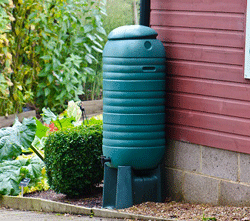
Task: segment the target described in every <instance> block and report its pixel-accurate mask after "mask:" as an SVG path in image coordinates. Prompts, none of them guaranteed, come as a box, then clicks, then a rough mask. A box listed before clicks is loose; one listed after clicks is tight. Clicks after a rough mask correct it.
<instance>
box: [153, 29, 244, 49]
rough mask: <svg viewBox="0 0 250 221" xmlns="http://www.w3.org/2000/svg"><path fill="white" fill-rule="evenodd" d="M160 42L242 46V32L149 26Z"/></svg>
mask: <svg viewBox="0 0 250 221" xmlns="http://www.w3.org/2000/svg"><path fill="white" fill-rule="evenodd" d="M151 28H153V29H154V30H155V31H156V32H157V33H158V34H159V37H158V39H159V40H160V41H162V42H168V43H181V44H195V45H207V46H220V47H221V46H223V47H233V48H244V46H245V45H244V33H243V32H239V31H230V32H229V31H227V30H211V29H209V30H207V29H197V28H180V27H159V26H151Z"/></svg>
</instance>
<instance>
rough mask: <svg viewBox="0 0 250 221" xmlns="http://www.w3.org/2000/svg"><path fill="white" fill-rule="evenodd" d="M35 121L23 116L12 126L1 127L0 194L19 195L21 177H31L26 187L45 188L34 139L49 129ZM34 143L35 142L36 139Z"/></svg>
mask: <svg viewBox="0 0 250 221" xmlns="http://www.w3.org/2000/svg"><path fill="white" fill-rule="evenodd" d="M39 123H40V122H39V121H38V120H35V119H34V118H33V119H24V120H23V122H22V123H20V122H19V121H18V119H16V120H15V123H14V125H13V126H12V127H7V128H1V129H0V183H1V185H0V194H2V195H18V194H19V193H20V188H19V183H20V181H21V180H22V179H23V178H30V179H31V182H30V184H29V187H28V188H26V189H29V188H33V189H34V186H35V187H36V188H37V189H44V188H46V185H45V184H46V181H45V176H44V175H42V172H41V171H42V169H43V168H44V166H45V165H44V163H43V161H42V159H43V156H42V154H41V152H40V150H39V149H37V148H38V147H39V146H38V145H37V144H36V143H35V142H34V141H35V140H36V139H38V140H39V139H40V138H42V136H44V135H45V134H46V131H47V130H48V128H46V127H44V126H43V125H41V123H40V124H39ZM36 142H37V141H36ZM32 150H35V153H36V154H37V156H38V157H39V158H38V157H37V156H35V155H34V154H29V155H28V156H26V155H21V154H22V153H26V154H27V153H32Z"/></svg>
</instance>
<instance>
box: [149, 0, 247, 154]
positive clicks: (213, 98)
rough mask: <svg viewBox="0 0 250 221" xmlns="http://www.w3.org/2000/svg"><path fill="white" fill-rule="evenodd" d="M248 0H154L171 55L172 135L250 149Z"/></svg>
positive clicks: (157, 25)
mask: <svg viewBox="0 0 250 221" xmlns="http://www.w3.org/2000/svg"><path fill="white" fill-rule="evenodd" d="M245 15H246V0H202V1H201V0H151V15H150V25H151V27H152V28H153V29H155V30H156V31H157V32H158V33H159V36H158V38H159V39H160V40H161V41H162V42H163V43H164V46H165V48H166V54H167V82H168V83H167V110H166V112H167V135H168V138H171V139H175V140H181V141H188V142H191V143H196V144H201V145H205V146H210V147H216V148H222V149H227V150H233V151H238V152H243V153H250V80H246V79H244V74H243V65H244V45H245Z"/></svg>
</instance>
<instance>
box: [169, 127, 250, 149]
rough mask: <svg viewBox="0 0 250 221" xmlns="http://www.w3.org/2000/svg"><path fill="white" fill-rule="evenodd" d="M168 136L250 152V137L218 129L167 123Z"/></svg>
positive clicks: (210, 145)
mask: <svg viewBox="0 0 250 221" xmlns="http://www.w3.org/2000/svg"><path fill="white" fill-rule="evenodd" d="M167 138H171V139H175V140H181V141H187V142H191V143H195V144H201V145H204V146H209V147H215V148H220V149H226V150H231V151H237V152H242V153H248V154H250V148H249V147H250V138H249V137H248V136H247V137H246V136H239V135H233V134H227V133H222V132H218V131H211V130H204V129H197V128H192V127H185V126H179V125H167Z"/></svg>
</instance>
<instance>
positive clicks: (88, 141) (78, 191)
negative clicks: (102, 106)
mask: <svg viewBox="0 0 250 221" xmlns="http://www.w3.org/2000/svg"><path fill="white" fill-rule="evenodd" d="M101 154H102V124H101V123H99V124H95V125H83V126H80V127H77V128H73V129H68V130H64V131H56V132H54V133H51V134H50V135H49V136H48V139H47V142H46V144H45V165H46V171H47V176H48V182H49V185H50V187H51V189H53V190H55V191H56V192H58V193H64V194H66V195H68V196H78V195H82V194H85V193H88V192H90V191H91V190H92V189H93V188H94V186H95V185H96V184H99V183H100V182H101V181H102V179H103V167H102V165H101V160H100V156H101Z"/></svg>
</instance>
